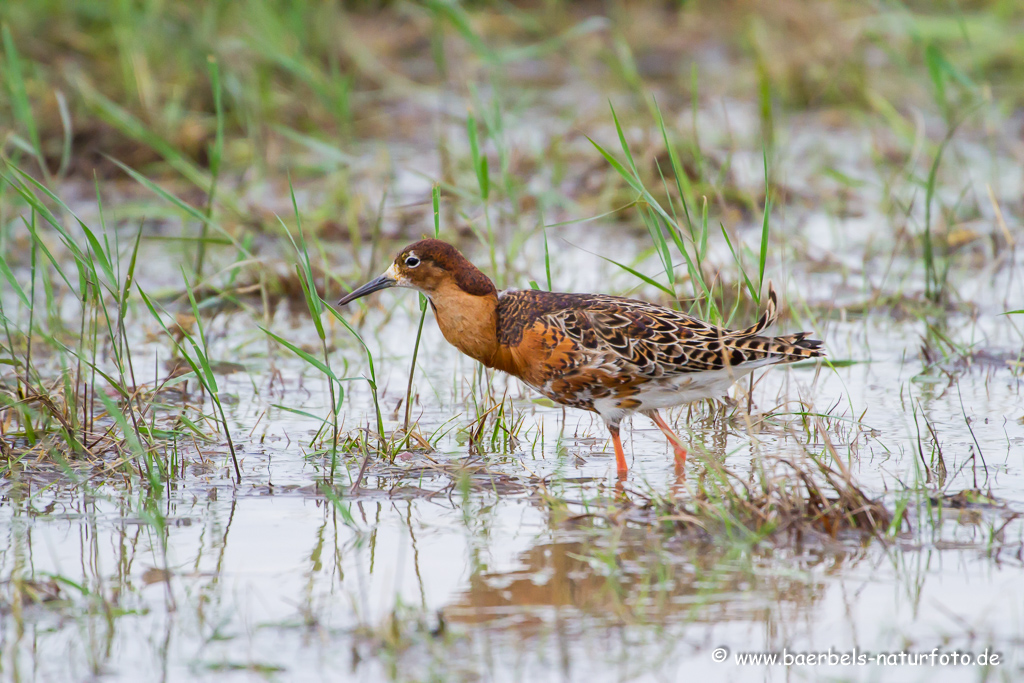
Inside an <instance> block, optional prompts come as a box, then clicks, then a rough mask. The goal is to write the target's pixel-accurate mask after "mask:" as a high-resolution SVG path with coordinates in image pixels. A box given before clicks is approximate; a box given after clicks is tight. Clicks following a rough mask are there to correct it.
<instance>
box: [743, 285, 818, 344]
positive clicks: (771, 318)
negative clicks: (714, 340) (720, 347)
mask: <svg viewBox="0 0 1024 683" xmlns="http://www.w3.org/2000/svg"><path fill="white" fill-rule="evenodd" d="M778 317H779V298H778V295H777V294H776V293H775V287H774V286H773V285H772V283H771V282H769V283H768V296H767V306H766V307H765V310H764V313H762V314H761V317H760V318H758V320H757V323H756V324H754V325H752V326H751V327H748V328H747V329H745V330H737V331H736V332H733V333H732V337H733V341H732V344H731V345H732V347H733V348H734V349H737V350H740V351H742V352H744V355H745V356H747V358H748V360H756V359H761V362H762V363H764V362H768V363H794V362H796V361H800V360H804V359H805V358H817V357H819V356H824V355H825V351H824V350H823V349H822V348H821V346H822V342H821V341H819V340H817V339H808V336H810V334H811V333H810V332H798V333H797V334H787V335H785V336H782V337H761V336H758V335H760V334H761V332H763V331H764V330H766V329H767V328H769V327H771V326H772V325H774V324H775V321H776V320H777V319H778Z"/></svg>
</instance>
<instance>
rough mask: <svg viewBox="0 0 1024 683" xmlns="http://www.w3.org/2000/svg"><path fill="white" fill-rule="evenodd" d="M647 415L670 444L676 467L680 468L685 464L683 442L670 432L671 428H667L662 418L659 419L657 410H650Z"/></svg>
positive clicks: (659, 414)
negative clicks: (674, 455) (673, 452)
mask: <svg viewBox="0 0 1024 683" xmlns="http://www.w3.org/2000/svg"><path fill="white" fill-rule="evenodd" d="M647 415H648V416H649V417H650V418H651V419H652V420H654V424H656V425H658V429H660V430H661V433H662V434H664V435H665V438H667V439H668V442H669V443H670V444H672V450H673V451H675V454H676V467H677V468H682V467H683V465H685V464H686V449H685V448H683V440H682V439H680V438H679V436H678V435H677V434H676V433H675V432H673V431H672V428H671V427H669V426H668V423H667V422H665V420H664V418H662V417H661V413H659V412H658V411H657V410H652V411H650V412H649V413H647Z"/></svg>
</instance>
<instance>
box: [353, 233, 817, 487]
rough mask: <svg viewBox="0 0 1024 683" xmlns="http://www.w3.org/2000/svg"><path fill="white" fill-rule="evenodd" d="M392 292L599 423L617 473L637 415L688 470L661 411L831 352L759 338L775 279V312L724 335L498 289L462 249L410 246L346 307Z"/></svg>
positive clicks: (677, 321) (490, 362)
mask: <svg viewBox="0 0 1024 683" xmlns="http://www.w3.org/2000/svg"><path fill="white" fill-rule="evenodd" d="M388 287H408V288H410V289H415V290H417V291H419V292H421V293H422V294H424V295H426V297H427V299H428V300H429V301H430V307H431V308H432V309H434V316H435V317H436V318H437V325H438V327H440V328H441V333H442V334H443V335H444V338H445V339H447V340H448V342H449V343H450V344H452V345H453V346H454V347H455V348H457V349H458V350H459V351H461V352H462V353H464V354H466V355H467V356H470V357H471V358H475V359H476V360H478V361H480V362H481V363H483V364H484V365H486V366H487V367H489V368H495V369H498V370H502V371H504V372H507V373H509V374H510V375H513V376H515V377H518V378H519V379H521V380H522V381H523V382H525V383H526V384H527V385H529V386H530V387H532V388H533V389H536V390H537V391H539V392H540V393H541V394H543V395H544V396H546V397H548V398H550V399H551V400H552V401H555V402H556V403H561V404H562V405H566V406H571V407H573V408H582V409H583V410H590V411H593V412H595V413H597V414H598V415H600V416H601V418H602V419H603V420H604V423H605V425H606V426H607V427H608V431H609V432H610V433H611V437H612V443H613V444H614V446H615V462H616V466H617V468H618V473H619V475H620V477H621V476H624V475H625V474H626V472H627V470H628V467H627V465H626V456H625V454H624V453H623V450H622V441H621V439H620V438H619V424H620V423H621V422H622V418H623V417H625V416H627V415H629V414H630V413H633V412H637V411H639V412H642V413H644V414H645V415H647V416H648V417H650V418H651V419H652V420H654V423H655V424H656V425H657V426H658V429H660V430H661V431H662V432H663V433H664V434H665V436H666V437H667V438H668V440H669V443H671V444H672V448H673V450H674V452H675V458H676V463H677V465H679V466H680V467H682V465H684V464H685V462H686V449H685V448H684V447H683V442H682V439H680V438H679V436H677V435H676V434H675V433H674V432H673V431H672V429H671V428H670V427H669V426H668V424H667V423H666V422H665V420H664V419H663V418H662V417H661V414H660V413H659V412H658V411H659V410H660V409H661V408H671V407H673V406H678V405H681V404H683V403H690V402H691V401H697V400H700V399H705V398H720V397H722V396H724V395H725V393H726V391H727V390H728V389H729V387H730V386H732V384H733V382H735V381H736V380H737V379H739V378H740V377H742V376H744V375H746V374H747V373H749V372H751V371H752V370H754V369H756V368H759V367H762V366H765V365H773V364H775V363H792V362H794V361H798V360H803V359H806V358H814V357H816V356H822V355H824V353H823V351H822V350H821V342H820V341H817V340H814V339H808V338H807V336H808V334H810V333H808V332H800V333H798V334H791V335H786V336H783V337H763V336H759V335H760V333H761V332H762V331H763V330H764V329H765V328H767V327H768V326H769V325H771V324H773V323H774V322H775V319H776V317H777V307H778V301H777V298H776V296H775V290H774V289H773V288H772V286H771V284H770V283H769V285H768V306H767V309H766V310H765V312H764V314H763V315H762V316H761V318H760V319H759V320H758V321H757V324H756V325H754V326H752V327H748V328H747V329H745V330H727V329H724V328H721V327H716V326H715V325H711V324H709V323H706V322H704V321H702V320H699V319H697V318H694V317H693V316H690V315H687V314H685V313H681V312H679V311H674V310H672V309H669V308H665V307H663V306H657V305H655V304H652V303H648V302H646V301H637V300H636V299H625V298H622V297H617V296H606V295H603V294H563V293H557V292H544V291H537V290H524V291H515V290H509V291H504V292H499V291H498V290H497V289H496V288H495V286H494V283H493V282H491V280H490V278H488V277H487V276H486V275H484V274H483V273H482V272H480V270H478V269H477V268H476V266H474V265H473V264H472V263H470V262H469V261H468V260H466V258H465V257H464V256H463V255H462V254H461V253H459V251H458V250H457V249H456V248H455V247H453V246H452V245H450V244H448V243H447V242H442V241H441V240H435V239H428V240H422V241H419V242H416V243H414V244H410V245H409V246H407V247H406V248H405V249H403V250H402V251H401V253H399V255H398V257H397V258H396V259H395V261H394V263H392V264H391V267H390V268H388V269H387V271H386V272H385V273H384V274H383V275H381V276H380V277H378V278H376V279H375V280H372V281H370V282H367V283H366V284H365V285H363V286H362V287H359V288H358V289H356V290H354V291H353V292H352V293H351V294H349V295H348V296H346V297H344V298H343V299H342V300H341V301H339V302H338V305H339V306H342V305H345V304H347V303H349V302H350V301H354V300H356V299H358V298H359V297H362V296H366V295H367V294H370V293H372V292H376V291H379V290H381V289H386V288H388Z"/></svg>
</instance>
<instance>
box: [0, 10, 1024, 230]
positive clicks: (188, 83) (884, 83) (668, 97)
mask: <svg viewBox="0 0 1024 683" xmlns="http://www.w3.org/2000/svg"><path fill="white" fill-rule="evenodd" d="M0 22H2V23H3V27H4V61H3V74H4V88H3V89H2V91H0V97H2V101H0V120H2V121H3V123H2V126H3V133H4V135H3V142H4V147H3V152H4V155H5V156H6V157H8V158H11V159H15V160H17V159H18V157H19V156H21V155H25V154H31V155H33V156H35V157H37V158H38V160H39V164H38V165H39V166H45V167H46V169H47V173H50V174H53V175H55V176H58V177H67V176H75V175H80V176H83V177H86V178H90V179H91V178H92V176H93V174H94V173H95V174H97V175H98V176H99V177H100V178H101V179H104V178H115V177H119V176H121V175H122V174H123V171H121V169H119V168H118V167H117V166H116V165H114V164H113V163H111V161H110V160H109V159H108V157H114V158H116V159H118V160H120V161H122V162H124V163H125V164H127V165H129V166H131V167H133V168H136V169H140V170H143V171H144V172H145V173H147V174H157V175H159V174H160V172H161V170H163V169H166V168H167V167H168V166H169V167H170V168H171V169H175V170H177V171H178V172H179V173H183V174H184V175H186V177H188V178H190V179H192V180H194V181H200V180H202V179H203V173H202V172H203V171H205V170H208V169H209V166H210V148H211V145H212V144H213V142H214V138H215V136H216V129H217V118H216V115H215V101H214V100H215V96H214V88H213V84H212V83H211V77H210V69H209V62H210V60H214V61H216V62H217V63H218V65H219V67H220V72H221V80H222V84H221V87H222V89H223V111H224V131H223V132H224V157H223V163H224V167H225V171H226V172H227V173H228V174H230V175H235V176H244V177H245V178H247V179H253V180H254V179H256V178H260V177H267V176H276V175H279V174H282V173H284V172H286V170H288V169H295V166H296V164H295V159H294V158H293V156H292V155H291V154H290V153H289V152H290V151H294V146H295V145H296V144H299V145H300V146H301V144H302V143H303V142H305V143H307V148H308V144H312V143H313V140H311V139H309V138H310V137H311V138H314V139H315V140H321V141H325V142H326V143H327V144H328V145H330V146H331V147H334V148H336V150H337V151H338V152H339V153H338V154H337V155H336V156H335V159H336V160H337V161H338V162H339V163H343V162H344V161H345V160H346V157H345V155H346V154H351V153H356V152H365V151H366V148H365V145H366V143H370V142H373V141H381V140H383V141H389V142H392V143H395V142H398V141H403V140H413V141H416V140H422V139H423V138H428V137H431V136H433V135H436V129H431V128H429V127H426V126H424V125H423V124H424V123H425V120H424V119H423V118H421V116H420V115H421V114H422V112H423V111H424V110H436V109H437V108H438V102H437V101H436V98H437V97H442V98H444V97H447V96H449V95H451V96H456V97H465V98H467V99H470V100H471V99H472V98H473V97H474V90H475V89H476V88H478V87H480V86H489V87H492V88H494V89H495V90H496V91H497V92H498V93H499V94H500V95H501V96H502V97H504V98H505V99H506V102H502V103H501V105H502V106H503V107H506V106H508V104H507V102H508V101H509V100H516V101H520V102H522V101H528V100H529V99H530V98H531V97H534V98H535V97H538V96H542V95H541V93H543V92H544V91H545V90H546V89H547V88H548V87H549V86H550V85H552V84H555V83H561V82H564V81H565V79H566V78H567V77H568V78H579V79H582V80H583V81H584V82H585V83H586V84H587V86H588V87H589V88H591V89H592V91H593V92H594V94H595V98H594V102H600V101H601V100H602V99H604V98H606V97H608V96H609V95H610V94H612V93H616V94H617V95H618V96H620V97H621V94H622V93H630V92H632V93H633V94H634V95H635V97H636V98H637V100H638V101H637V102H636V104H637V105H638V106H644V103H643V101H642V100H643V91H644V90H645V89H652V88H655V89H657V90H658V91H659V93H662V94H663V96H664V99H663V100H662V101H661V102H660V105H661V106H662V107H663V108H664V109H666V110H667V111H669V112H672V111H675V110H678V109H685V108H686V107H688V106H689V103H690V98H691V96H694V95H695V94H696V93H695V92H694V90H695V89H699V91H700V93H699V94H700V96H701V97H712V96H740V97H749V96H750V95H751V94H752V93H756V92H759V91H760V92H761V93H762V99H763V100H764V107H765V111H764V112H763V115H764V118H765V125H766V126H770V125H771V121H770V117H771V116H772V115H774V116H779V115H781V114H782V113H785V112H799V111H801V110H808V109H811V110H820V109H838V110H841V111H842V112H843V113H844V115H846V116H854V117H856V116H880V117H892V116H896V115H898V114H894V112H900V113H905V112H907V110H908V108H912V107H924V108H929V107H935V108H938V109H940V110H942V113H943V114H944V115H948V116H954V115H955V111H956V107H957V106H958V105H959V104H962V102H963V100H964V99H966V98H970V97H982V98H986V99H988V100H989V101H991V102H996V103H998V106H999V107H1000V108H1001V109H1002V113H1003V114H1004V115H1010V114H1011V113H1013V112H1016V111H1019V108H1020V106H1021V104H1022V102H1024V6H1022V5H1021V4H1020V3H1019V2H1015V1H1014V0H973V1H962V2H955V1H950V2H904V3H901V2H846V1H844V0H826V1H824V2H800V1H796V0H782V1H779V2H773V1H755V0H728V1H724V2H701V1H697V0H693V1H689V2H651V3H644V2H581V3H569V2H555V1H550V0H549V1H541V2H535V3H506V2H474V3H466V4H462V5H460V4H457V3H453V2H446V1H442V0H433V1H431V2H424V3H410V2H380V3H378V2H319V1H316V2H314V1H312V0H296V1H284V0H281V1H277V2H275V1H271V0H244V1H237V0H220V1H207V2H198V3H197V2H186V1H176V0H112V1H106V0H78V1H72V0H65V1H61V0H8V1H7V2H5V3H3V5H2V6H0ZM16 72H20V73H16ZM476 96H477V97H479V96H480V95H479V93H476ZM581 104H583V103H581ZM513 106H514V105H513ZM620 106H622V105H620ZM769 109H771V111H769ZM448 113H449V115H453V113H452V112H448ZM589 115H591V116H600V117H604V116H606V110H604V109H599V110H598V111H595V112H590V113H589ZM587 116H588V113H587V112H579V114H578V117H579V118H578V119H577V121H576V123H577V125H578V124H579V123H581V122H585V121H586V118H587ZM765 136H766V138H768V139H770V137H771V131H769V130H766V131H765ZM320 151H321V152H322V151H323V150H322V149H321V150H320ZM168 170H169V169H168ZM308 170H309V171H311V172H315V171H316V170H317V169H308ZM448 170H449V175H451V169H448ZM524 170H527V171H528V170H529V169H524ZM35 172H37V173H41V172H42V171H41V169H40V168H36V169H35ZM295 172H297V173H298V172H301V168H300V169H297V170H296V171H295ZM448 180H451V178H450V177H449V178H448ZM204 189H205V188H204ZM236 208H237V207H236ZM250 218H251V216H250Z"/></svg>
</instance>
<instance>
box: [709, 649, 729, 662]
mask: <svg viewBox="0 0 1024 683" xmlns="http://www.w3.org/2000/svg"><path fill="white" fill-rule="evenodd" d="M728 656H729V648H727V647H716V648H715V649H714V650H712V651H711V660H712V661H715V662H718V663H722V662H724V661H725V658H726V657H728Z"/></svg>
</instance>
